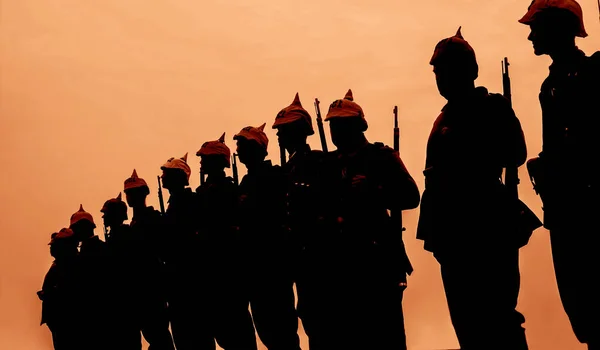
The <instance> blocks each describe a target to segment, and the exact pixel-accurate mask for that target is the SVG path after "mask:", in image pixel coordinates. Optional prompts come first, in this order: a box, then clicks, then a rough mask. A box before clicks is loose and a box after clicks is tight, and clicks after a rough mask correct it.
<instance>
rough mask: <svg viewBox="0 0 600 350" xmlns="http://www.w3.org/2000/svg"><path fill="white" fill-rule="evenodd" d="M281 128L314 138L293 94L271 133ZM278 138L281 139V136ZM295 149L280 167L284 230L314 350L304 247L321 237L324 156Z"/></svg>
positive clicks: (312, 289)
mask: <svg viewBox="0 0 600 350" xmlns="http://www.w3.org/2000/svg"><path fill="white" fill-rule="evenodd" d="M282 126H290V128H293V130H294V132H295V133H297V134H300V135H302V136H303V137H308V136H310V135H313V134H314V129H313V126H312V119H311V117H310V114H308V112H307V111H306V110H305V109H304V108H303V107H302V104H301V102H300V97H299V95H298V94H297V93H296V96H295V98H294V100H293V101H292V103H291V104H290V105H289V106H287V107H285V108H283V109H282V110H281V111H279V113H278V114H277V116H276V118H275V122H274V123H273V129H280V128H281V127H282ZM278 135H279V134H278ZM279 137H280V138H285V137H286V136H285V133H284V135H280V136H279ZM287 137H290V136H287ZM283 142H286V141H285V140H284V141H283ZM296 147H298V148H297V149H295V151H294V152H293V153H292V154H290V157H289V159H288V160H287V162H286V163H285V164H284V165H283V166H282V171H283V173H284V176H285V182H286V187H285V188H286V203H285V206H286V208H287V209H286V220H285V226H286V228H287V230H289V234H290V238H291V241H292V249H293V252H292V256H293V266H292V271H293V278H294V281H295V283H296V293H297V296H298V302H297V305H298V306H297V309H298V315H299V316H300V318H301V319H302V324H303V326H304V330H305V332H306V335H307V337H308V343H309V347H310V348H311V349H312V350H317V349H319V344H320V342H321V340H320V337H319V332H320V327H319V326H318V324H319V322H320V320H319V319H318V313H317V312H316V311H317V310H314V308H316V307H320V306H319V305H318V304H317V302H318V298H317V297H316V295H315V294H316V293H318V289H319V286H318V285H313V284H312V282H313V281H312V279H311V278H312V276H311V275H312V274H313V272H314V270H315V268H316V266H312V264H313V262H314V261H313V259H312V257H311V255H312V250H311V249H308V250H307V246H310V247H313V246H314V242H315V241H316V240H318V237H320V233H321V231H320V228H321V227H322V225H320V223H321V221H322V218H321V214H322V213H323V208H322V206H321V205H322V204H323V203H324V202H323V201H321V199H320V196H321V194H322V193H323V192H322V191H321V189H320V184H321V181H320V171H321V165H322V161H323V156H324V153H323V152H322V151H319V150H311V148H310V146H309V145H308V144H304V145H302V146H300V145H296ZM311 242H312V243H311Z"/></svg>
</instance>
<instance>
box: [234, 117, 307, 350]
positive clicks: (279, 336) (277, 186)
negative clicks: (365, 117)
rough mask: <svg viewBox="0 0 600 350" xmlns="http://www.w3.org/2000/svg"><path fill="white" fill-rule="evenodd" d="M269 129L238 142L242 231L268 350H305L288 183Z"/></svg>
mask: <svg viewBox="0 0 600 350" xmlns="http://www.w3.org/2000/svg"><path fill="white" fill-rule="evenodd" d="M264 127H265V124H263V125H261V126H260V127H258V128H256V127H251V126H248V127H245V128H243V129H242V130H241V131H240V132H239V133H237V134H236V135H235V136H234V137H233V139H234V140H237V154H238V155H239V158H240V162H242V163H243V164H244V165H245V166H246V168H247V169H248V173H247V174H246V175H245V176H244V177H243V178H242V181H241V183H240V187H239V192H240V197H239V213H240V217H239V227H240V234H241V235H242V237H243V239H244V246H245V247H246V253H245V259H246V262H245V265H246V266H245V268H246V272H247V277H246V278H247V283H248V287H249V299H250V306H251V309H252V318H253V320H254V326H255V327H256V331H257V333H258V336H259V337H260V339H261V341H262V342H263V344H265V346H266V347H267V348H268V349H269V350H300V339H299V337H298V334H297V331H298V316H297V315H296V308H295V298H294V289H293V287H294V281H293V272H292V263H293V254H292V252H293V247H292V241H291V237H290V234H289V232H288V231H287V230H285V227H284V224H285V178H284V176H283V172H282V171H281V168H280V167H279V166H273V165H272V164H271V161H269V160H265V157H266V156H267V145H268V142H269V140H268V138H267V135H266V134H265V133H264V131H263V130H264Z"/></svg>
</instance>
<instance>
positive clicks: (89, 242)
mask: <svg viewBox="0 0 600 350" xmlns="http://www.w3.org/2000/svg"><path fill="white" fill-rule="evenodd" d="M80 221H88V222H90V223H91V225H92V226H93V227H94V228H95V227H96V225H95V223H94V221H93V218H92V216H91V214H89V213H88V212H86V211H85V210H84V209H83V206H80V207H79V211H77V212H76V213H74V214H73V215H72V216H71V225H70V228H72V229H73V230H74V231H75V229H74V226H75V225H76V224H78V223H79V222H80ZM76 233H77V232H76ZM78 260H79V261H78V264H79V277H78V290H79V291H78V301H79V314H80V319H79V322H80V324H79V325H80V326H79V331H80V337H79V339H81V343H80V345H79V346H80V348H85V349H90V350H95V349H98V350H101V349H105V348H106V347H109V346H110V344H111V343H110V342H111V340H112V339H114V337H113V335H114V334H113V332H112V330H111V329H110V327H107V325H109V324H111V322H112V319H113V317H116V315H114V314H111V312H110V310H111V309H110V301H111V300H110V298H111V296H112V293H113V292H114V291H111V290H110V288H109V281H110V275H109V273H110V269H109V265H108V263H109V256H108V250H107V247H106V243H105V242H104V241H102V240H100V238H99V237H98V236H97V235H91V236H89V237H86V238H83V239H82V241H81V245H80V248H79V259H78Z"/></svg>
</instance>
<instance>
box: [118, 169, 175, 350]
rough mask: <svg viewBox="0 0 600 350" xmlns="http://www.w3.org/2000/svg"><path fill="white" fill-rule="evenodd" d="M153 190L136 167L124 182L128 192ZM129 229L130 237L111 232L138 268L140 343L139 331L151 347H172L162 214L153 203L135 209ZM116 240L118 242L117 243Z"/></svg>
mask: <svg viewBox="0 0 600 350" xmlns="http://www.w3.org/2000/svg"><path fill="white" fill-rule="evenodd" d="M140 187H141V188H143V189H145V191H146V192H145V193H146V195H147V194H149V193H150V189H149V188H148V185H147V184H146V181H145V180H144V179H142V178H139V177H138V175H137V172H136V171H135V169H134V170H133V173H132V175H131V177H130V178H128V179H126V180H125V182H124V190H125V193H128V191H129V190H132V189H135V188H140ZM128 231H129V232H126V233H127V235H128V236H129V237H125V239H120V237H119V236H120V235H119V234H118V233H117V235H116V236H115V235H111V238H116V239H117V242H118V241H119V240H120V241H122V242H123V243H124V244H123V248H125V247H127V246H128V247H129V249H122V252H123V253H126V252H127V250H129V253H128V256H125V255H122V257H123V258H125V261H126V262H128V263H131V267H132V268H133V269H135V277H134V278H135V282H136V283H135V285H134V288H135V294H134V298H135V300H136V301H137V310H135V312H136V314H137V324H138V330H137V337H136V339H137V343H138V344H139V343H140V342H141V339H140V335H139V333H140V330H141V332H142V334H143V336H144V338H145V339H146V341H147V342H148V345H149V349H150V350H173V349H174V348H175V347H174V345H173V338H172V336H171V332H170V331H169V318H168V314H167V300H166V286H165V284H166V278H165V271H164V263H163V258H164V257H163V249H161V248H160V247H161V246H162V245H163V242H164V233H165V230H164V225H163V220H162V217H161V214H160V212H159V211H157V210H155V209H154V208H153V207H152V206H145V205H144V206H143V207H140V208H134V210H133V217H132V219H131V223H130V224H129V228H128ZM115 243H116V242H115Z"/></svg>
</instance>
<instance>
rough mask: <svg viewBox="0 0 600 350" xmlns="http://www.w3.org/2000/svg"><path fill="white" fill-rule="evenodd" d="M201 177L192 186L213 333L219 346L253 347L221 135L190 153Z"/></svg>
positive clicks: (234, 197) (233, 192)
mask: <svg viewBox="0 0 600 350" xmlns="http://www.w3.org/2000/svg"><path fill="white" fill-rule="evenodd" d="M196 155H197V156H199V157H201V160H200V162H201V164H200V167H201V173H202V174H205V175H206V180H205V181H204V182H203V183H202V184H201V185H200V186H199V187H198V188H197V189H196V194H197V197H198V204H199V205H198V209H199V217H200V226H199V235H200V237H201V240H202V246H203V249H202V251H203V252H204V254H205V256H204V259H203V260H204V261H205V263H204V266H203V269H204V270H206V271H208V273H209V280H210V286H209V288H210V293H211V294H212V296H211V297H210V300H211V303H212V306H213V310H212V311H213V313H212V315H211V321H212V325H213V332H214V333H213V334H214V338H215V339H216V341H217V343H218V344H219V346H220V347H222V348H223V349H225V350H256V349H257V344H256V335H255V332H254V324H253V323H252V316H251V315H250V311H249V309H248V306H249V302H248V291H247V285H246V283H245V280H244V272H245V271H244V269H243V268H242V266H243V264H244V260H243V258H242V252H243V247H242V242H241V237H240V235H239V230H238V228H237V224H236V216H237V215H236V212H237V202H238V192H237V185H235V184H234V182H233V179H232V178H231V177H228V176H226V175H225V168H229V167H231V161H230V159H231V151H230V150H229V147H227V146H226V145H225V134H223V135H222V136H221V137H220V138H219V140H216V141H209V142H205V143H204V144H203V145H202V147H201V148H200V150H199V151H198V152H197V153H196Z"/></svg>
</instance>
